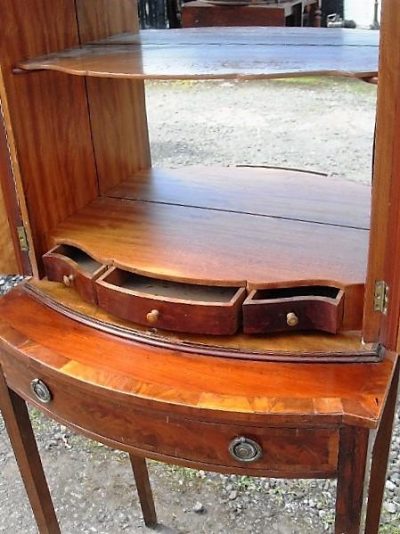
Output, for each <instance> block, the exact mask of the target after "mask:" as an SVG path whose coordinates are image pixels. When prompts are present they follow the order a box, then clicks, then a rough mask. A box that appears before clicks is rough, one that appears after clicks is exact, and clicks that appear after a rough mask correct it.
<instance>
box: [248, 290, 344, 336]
mask: <svg viewBox="0 0 400 534" xmlns="http://www.w3.org/2000/svg"><path fill="white" fill-rule="evenodd" d="M343 302H344V292H343V290H341V289H338V288H335V287H330V286H305V287H290V288H278V289H255V290H253V291H252V292H251V293H250V294H249V296H248V297H247V299H246V300H245V302H244V304H243V330H244V332H245V333H247V334H267V333H272V332H290V331H291V330H294V331H296V330H297V331H299V330H320V331H323V332H328V333H331V334H336V332H337V331H338V329H339V328H340V326H341V324H342V319H343Z"/></svg>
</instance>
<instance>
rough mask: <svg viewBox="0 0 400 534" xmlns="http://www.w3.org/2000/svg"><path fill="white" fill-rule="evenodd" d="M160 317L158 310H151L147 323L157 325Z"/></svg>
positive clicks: (147, 316)
mask: <svg viewBox="0 0 400 534" xmlns="http://www.w3.org/2000/svg"><path fill="white" fill-rule="evenodd" d="M159 317H160V312H159V311H158V310H151V311H150V312H149V313H148V314H147V315H146V319H147V322H148V323H150V324H155V323H156V322H157V321H158V319H159Z"/></svg>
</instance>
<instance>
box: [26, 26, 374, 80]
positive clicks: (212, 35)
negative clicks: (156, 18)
mask: <svg viewBox="0 0 400 534" xmlns="http://www.w3.org/2000/svg"><path fill="white" fill-rule="evenodd" d="M110 45H112V46H110ZM222 45H223V46H222ZM377 61H378V41H377V35H376V33H374V32H368V33H367V32H365V35H363V36H359V35H357V34H355V33H354V32H352V31H351V30H331V31H329V32H327V30H324V29H322V30H321V29H318V28H307V29H303V28H301V29H299V28H290V29H289V28H286V29H285V32H282V30H280V29H276V28H256V29H250V28H249V29H247V28H246V29H244V30H243V29H241V28H229V29H223V28H218V29H217V30H214V31H213V29H210V28H205V29H184V30H166V31H162V30H161V31H160V30H157V31H152V30H144V31H141V32H140V34H139V35H138V36H137V35H133V36H130V35H125V36H124V35H123V36H122V37H116V38H111V39H110V40H107V41H103V42H101V43H100V42H99V43H97V44H96V45H91V46H86V47H83V48H76V49H70V50H66V51H61V52H59V53H55V54H51V55H48V56H44V57H39V58H36V59H31V60H29V61H21V62H20V64H19V66H20V68H22V69H26V70H38V69H46V70H58V71H61V72H66V73H69V74H75V75H78V76H97V77H105V78H110V77H111V78H112V77H117V78H133V79H227V78H228V79H252V78H256V79H257V78H259V79H261V78H280V77H286V76H301V75H310V74H313V75H337V76H356V77H360V78H365V77H371V76H374V75H376V73H377V70H378V63H377Z"/></svg>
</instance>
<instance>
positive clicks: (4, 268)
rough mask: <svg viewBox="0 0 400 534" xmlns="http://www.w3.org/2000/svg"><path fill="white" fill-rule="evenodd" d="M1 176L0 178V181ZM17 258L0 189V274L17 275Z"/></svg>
mask: <svg viewBox="0 0 400 534" xmlns="http://www.w3.org/2000/svg"><path fill="white" fill-rule="evenodd" d="M1 178H2V176H0V179H1ZM19 271H20V269H19V267H18V261H17V257H16V254H15V251H14V243H13V239H12V235H11V229H10V225H9V222H8V216H7V210H6V205H5V200H4V194H3V191H2V189H1V187H0V274H10V273H13V274H14V273H18V272H19Z"/></svg>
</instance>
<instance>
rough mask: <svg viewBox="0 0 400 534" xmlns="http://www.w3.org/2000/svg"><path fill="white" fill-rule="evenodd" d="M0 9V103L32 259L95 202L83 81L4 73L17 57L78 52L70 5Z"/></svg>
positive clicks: (36, 2)
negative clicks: (65, 222) (61, 226)
mask: <svg viewBox="0 0 400 534" xmlns="http://www.w3.org/2000/svg"><path fill="white" fill-rule="evenodd" d="M1 8H2V23H1V26H2V31H1V33H0V57H1V69H2V73H3V79H4V88H3V90H2V91H1V101H2V106H3V105H6V106H7V109H8V110H9V118H7V117H6V130H7V135H8V140H9V142H13V143H15V147H14V148H13V151H14V153H15V154H17V157H18V166H19V169H20V173H21V181H22V186H23V195H21V196H24V197H25V201H26V204H27V206H28V212H29V221H30V226H31V229H32V235H33V243H34V252H35V253H36V254H37V256H39V257H40V256H41V254H43V253H44V252H46V251H47V250H48V249H49V241H48V237H49V230H50V228H53V227H54V226H55V225H56V224H57V223H59V222H60V221H61V220H62V219H64V218H65V217H67V216H68V215H70V214H72V213H73V212H74V211H75V210H76V209H79V208H80V207H83V206H84V205H85V204H87V203H88V202H90V201H91V200H93V199H94V198H95V197H96V195H97V176H96V169H95V161H94V155H93V146H92V139H91V132H90V123H89V111H88V104H87V96H86V88H85V82H84V80H81V79H77V78H72V77H68V79H66V77H65V76H63V75H62V74H60V73H51V72H47V73H43V72H42V73H33V75H32V78H31V79H30V80H28V79H27V77H25V76H16V75H14V74H13V72H12V71H13V69H14V67H15V65H16V63H17V62H18V61H20V60H21V58H28V57H31V56H32V55H38V54H47V53H51V52H55V51H56V50H60V48H68V47H71V46H79V43H80V41H79V33H78V27H77V20H76V13H75V5H74V2H70V0H55V1H54V2H50V3H49V2H43V1H42V0H31V1H30V2H29V9H22V10H21V6H20V5H17V3H16V2H13V1H11V0H3V1H2V5H1ZM32 13H34V16H33V15H32ZM66 28H68V30H66ZM18 36H20V37H19V38H18ZM21 36H23V38H22V37H21ZM61 109H63V110H68V113H60V110H61ZM10 132H11V133H12V135H11V136H10V135H9V133H10ZM83 177H84V179H83Z"/></svg>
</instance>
